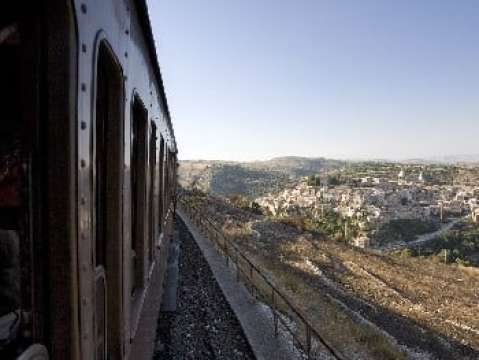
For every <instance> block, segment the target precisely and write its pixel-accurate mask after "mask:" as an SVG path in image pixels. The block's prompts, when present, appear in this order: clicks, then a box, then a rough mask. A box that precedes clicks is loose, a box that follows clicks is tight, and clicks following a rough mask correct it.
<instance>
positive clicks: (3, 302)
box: [0, 14, 35, 359]
mask: <svg viewBox="0 0 479 360" xmlns="http://www.w3.org/2000/svg"><path fill="white" fill-rule="evenodd" d="M21 36H22V29H21V28H20V26H19V25H17V24H16V23H12V22H10V20H9V19H5V15H4V14H1V16H0V84H1V86H0V119H1V127H0V358H2V359H4V358H7V359H8V358H10V357H14V356H15V355H17V354H18V353H19V351H20V350H21V349H22V348H24V347H25V345H27V343H28V342H29V340H27V339H26V338H25V337H23V338H22V336H24V334H25V333H26V332H27V331H28V332H30V334H31V327H30V325H31V324H29V323H27V321H26V319H28V318H29V316H28V315H29V314H31V310H32V302H31V299H32V276H31V274H32V272H31V266H32V255H33V254H32V251H31V249H32V246H33V239H32V235H31V231H30V228H29V224H30V222H31V221H32V218H31V215H32V213H31V210H30V205H31V203H30V202H31V201H32V193H33V190H32V184H31V178H30V175H32V172H31V169H32V167H31V153H32V139H31V137H30V136H29V134H32V133H34V131H35V128H34V127H33V126H32V123H33V121H32V120H33V119H32V117H30V119H29V120H30V121H32V123H28V122H27V117H26V116H25V114H24V110H25V109H26V107H25V106H24V105H26V104H29V105H30V107H31V108H33V105H32V104H30V103H29V102H28V94H22V92H21V88H22V85H23V84H24V82H25V76H26V73H30V72H31V70H33V67H32V66H31V65H30V66H31V68H27V67H26V66H24V65H26V64H25V61H24V57H25V56H26V52H28V49H26V46H24V44H22V39H21ZM30 64H33V61H31V63H30Z"/></svg>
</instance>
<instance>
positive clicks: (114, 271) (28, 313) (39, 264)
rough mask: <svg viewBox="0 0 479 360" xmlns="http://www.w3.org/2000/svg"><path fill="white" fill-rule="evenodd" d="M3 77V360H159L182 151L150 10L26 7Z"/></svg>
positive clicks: (4, 21) (4, 39)
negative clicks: (158, 314) (155, 308)
mask: <svg viewBox="0 0 479 360" xmlns="http://www.w3.org/2000/svg"><path fill="white" fill-rule="evenodd" d="M0 65H1V66H0V79H1V86H0V88H1V90H0V91H1V96H0V103H1V106H0V114H1V115H0V116H1V123H0V124H1V126H0V358H1V359H10V358H11V359H16V358H19V359H88V360H91V359H97V360H101V359H128V358H130V357H133V356H134V357H135V358H136V359H137V358H142V357H145V358H146V357H148V356H151V349H152V346H153V344H152V339H151V334H154V327H155V325H156V324H155V320H154V319H152V318H151V316H149V315H148V314H146V312H147V311H151V306H150V304H155V305H157V304H156V303H155V301H156V299H158V298H159V297H160V296H161V288H162V279H163V276H164V271H165V263H166V259H167V253H168V247H169V239H170V237H171V232H172V220H173V217H174V211H175V199H174V197H175V187H176V159H177V157H176V154H177V147H176V141H175V137H174V132H173V128H172V124H171V118H170V113H169V110H168V104H167V100H166V96H165V91H164V88H163V82H162V78H161V72H160V68H159V65H158V61H157V58H156V52H155V46H154V41H153V37H152V32H151V27H150V23H149V19H148V12H147V6H146V3H145V1H144V0H119V1H115V0H102V1H95V0H83V1H79V0H41V1H35V2H30V1H22V0H18V1H16V2H14V4H13V5H8V7H4V8H2V12H1V14H0ZM145 314H146V315H145ZM147 315H148V316H147ZM145 334H150V337H148V336H145ZM145 341H149V343H147V344H145Z"/></svg>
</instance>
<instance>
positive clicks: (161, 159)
mask: <svg viewBox="0 0 479 360" xmlns="http://www.w3.org/2000/svg"><path fill="white" fill-rule="evenodd" d="M164 147H165V140H164V139H163V136H161V135H160V156H159V158H158V160H159V164H158V168H159V170H158V174H159V175H158V192H159V195H158V220H159V221H158V232H159V233H160V234H161V232H162V230H163V229H162V228H163V200H164V194H163V167H164V157H165V149H164Z"/></svg>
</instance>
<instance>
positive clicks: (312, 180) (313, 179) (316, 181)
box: [306, 175, 321, 186]
mask: <svg viewBox="0 0 479 360" xmlns="http://www.w3.org/2000/svg"><path fill="white" fill-rule="evenodd" d="M306 181H307V184H308V186H321V179H320V177H319V175H310V176H308V178H307V180H306Z"/></svg>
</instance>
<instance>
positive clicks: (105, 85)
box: [93, 44, 123, 360]
mask: <svg viewBox="0 0 479 360" xmlns="http://www.w3.org/2000/svg"><path fill="white" fill-rule="evenodd" d="M96 76H97V80H96V108H95V126H94V129H93V130H94V135H95V136H94V138H95V146H94V147H95V149H94V155H95V177H94V179H95V187H94V189H95V247H94V251H95V314H94V316H95V335H96V336H95V347H96V360H103V359H107V358H111V359H117V358H120V357H121V333H120V329H121V326H122V325H121V314H122V312H121V309H122V305H121V304H122V300H121V299H122V276H123V274H122V271H121V268H122V267H121V254H122V252H121V249H122V245H121V244H122V227H121V218H122V195H121V194H122V190H121V189H122V184H123V183H122V178H123V177H122V171H123V170H122V168H123V145H122V144H123V116H122V114H121V107H122V103H123V98H122V95H123V90H122V89H123V87H122V80H121V78H122V77H121V71H120V68H119V66H117V63H116V62H115V61H114V58H113V56H112V55H111V52H110V50H109V48H108V47H107V45H106V44H101V46H100V48H99V53H98V62H97V73H96Z"/></svg>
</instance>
